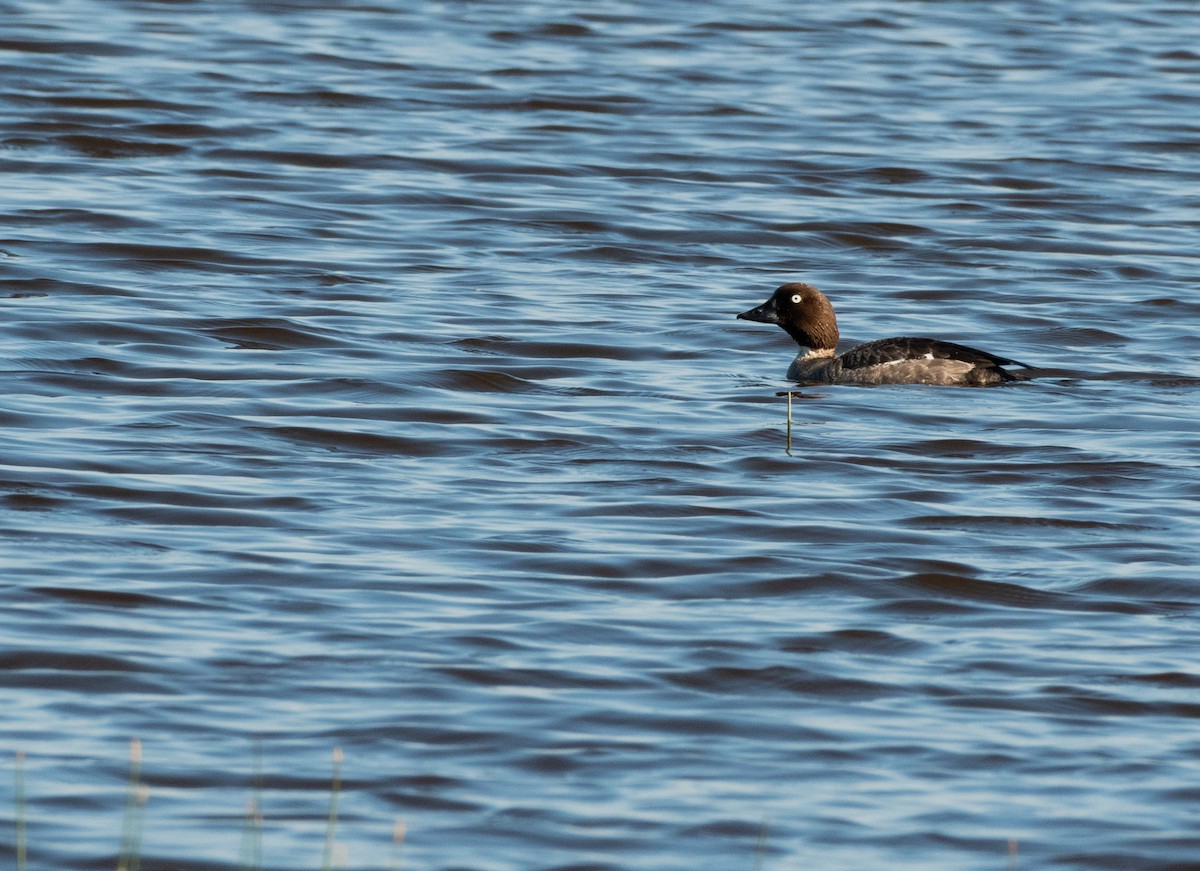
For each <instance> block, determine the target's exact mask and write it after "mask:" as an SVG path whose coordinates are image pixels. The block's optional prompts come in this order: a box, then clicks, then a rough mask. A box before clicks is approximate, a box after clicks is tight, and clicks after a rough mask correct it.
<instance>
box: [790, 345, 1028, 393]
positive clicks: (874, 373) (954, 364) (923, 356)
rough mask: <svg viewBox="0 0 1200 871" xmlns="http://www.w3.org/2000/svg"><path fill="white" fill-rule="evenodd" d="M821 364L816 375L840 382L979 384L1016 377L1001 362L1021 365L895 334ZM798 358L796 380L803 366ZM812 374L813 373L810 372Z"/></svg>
mask: <svg viewBox="0 0 1200 871" xmlns="http://www.w3.org/2000/svg"><path fill="white" fill-rule="evenodd" d="M825 362H826V365H825V366H824V367H823V370H822V371H821V372H820V374H821V375H822V376H823V377H821V378H820V379H819V380H822V381H829V382H832V383H843V384H947V385H959V386H964V387H983V386H987V385H991V384H1001V383H1003V382H1005V381H1015V380H1018V376H1016V375H1014V374H1013V373H1011V372H1009V371H1007V370H1005V369H1004V368H1002V367H1003V366H1005V365H1013V366H1023V365H1024V364H1023V363H1019V362H1017V361H1016V360H1009V359H1006V358H1004V357H998V356H996V355H995V354H989V353H987V352H986V351H980V350H978V349H976V348H968V347H967V346H966V345H958V344H955V343H954V342H944V341H942V340H940V339H927V338H918V337H912V336H899V337H896V338H893V339H878V340H876V341H874V342H866V343H864V344H862V345H858V346H857V347H854V348H851V349H850V350H849V351H847V352H846V353H845V354H842V355H841V356H840V357H837V358H835V359H833V360H827V361H825ZM800 363H801V361H800V360H797V365H796V367H795V368H796V370H797V374H798V375H799V379H798V380H804V372H803V370H804V367H803V366H801V365H799V364H800ZM814 374H816V373H815V372H814Z"/></svg>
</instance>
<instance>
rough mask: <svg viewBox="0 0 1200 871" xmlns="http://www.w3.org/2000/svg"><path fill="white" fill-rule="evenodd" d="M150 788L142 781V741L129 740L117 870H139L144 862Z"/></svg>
mask: <svg viewBox="0 0 1200 871" xmlns="http://www.w3.org/2000/svg"><path fill="white" fill-rule="evenodd" d="M149 795H150V790H149V788H148V787H146V786H145V785H144V784H143V783H142V742H141V741H140V740H139V739H137V738H134V739H133V740H132V741H130V742H129V788H128V790H127V791H126V794H125V818H124V820H123V821H122V823H121V855H120V857H119V858H118V859H117V871H139V869H140V868H141V864H142V817H143V812H144V810H145V807H146V800H147V798H148V797H149Z"/></svg>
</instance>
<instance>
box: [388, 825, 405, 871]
mask: <svg viewBox="0 0 1200 871" xmlns="http://www.w3.org/2000/svg"><path fill="white" fill-rule="evenodd" d="M407 828H408V827H407V826H405V825H404V820H396V826H395V828H393V829H392V868H391V871H400V859H401V857H402V856H403V855H404V835H405V833H406V831H407Z"/></svg>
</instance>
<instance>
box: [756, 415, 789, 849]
mask: <svg viewBox="0 0 1200 871" xmlns="http://www.w3.org/2000/svg"><path fill="white" fill-rule="evenodd" d="M791 404H792V397H791V394H790V393H789V394H788V406H789V407H790V406H791ZM766 855H767V820H766V819H765V818H764V819H763V821H762V824H761V825H759V827H758V843H757V844H755V845H754V871H762V866H763V857H764V856H766Z"/></svg>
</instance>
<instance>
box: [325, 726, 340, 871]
mask: <svg viewBox="0 0 1200 871" xmlns="http://www.w3.org/2000/svg"><path fill="white" fill-rule="evenodd" d="M342 758H343V757H342V748H341V747H334V748H333V783H332V784H331V785H330V789H329V822H328V824H327V825H326V827H325V858H324V859H323V860H322V862H321V871H333V836H334V833H335V832H336V831H337V812H338V795H339V793H340V792H341V790H342Z"/></svg>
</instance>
